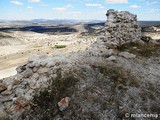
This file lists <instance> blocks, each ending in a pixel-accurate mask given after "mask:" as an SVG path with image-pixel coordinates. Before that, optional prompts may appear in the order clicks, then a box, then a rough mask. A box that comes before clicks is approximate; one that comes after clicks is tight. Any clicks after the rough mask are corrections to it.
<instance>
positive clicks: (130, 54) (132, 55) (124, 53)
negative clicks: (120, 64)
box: [119, 52, 136, 59]
mask: <svg viewBox="0 0 160 120" xmlns="http://www.w3.org/2000/svg"><path fill="white" fill-rule="evenodd" d="M119 55H120V56H122V57H124V58H130V59H131V58H135V57H136V55H134V54H132V53H129V52H121V53H120V54H119Z"/></svg>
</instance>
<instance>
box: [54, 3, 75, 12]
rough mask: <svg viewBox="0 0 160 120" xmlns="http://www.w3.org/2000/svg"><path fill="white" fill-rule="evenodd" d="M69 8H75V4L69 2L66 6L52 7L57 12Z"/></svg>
mask: <svg viewBox="0 0 160 120" xmlns="http://www.w3.org/2000/svg"><path fill="white" fill-rule="evenodd" d="M68 8H73V6H72V5H70V4H68V5H65V6H64V7H59V8H52V9H53V10H55V11H57V12H65V11H66V10H67V9H68Z"/></svg>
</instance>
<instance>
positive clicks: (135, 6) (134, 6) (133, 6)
mask: <svg viewBox="0 0 160 120" xmlns="http://www.w3.org/2000/svg"><path fill="white" fill-rule="evenodd" d="M129 8H134V9H136V8H141V7H140V6H138V5H130V6H129Z"/></svg>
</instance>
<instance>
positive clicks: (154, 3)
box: [147, 1, 160, 5]
mask: <svg viewBox="0 0 160 120" xmlns="http://www.w3.org/2000/svg"><path fill="white" fill-rule="evenodd" d="M156 4H160V2H159V1H154V2H147V5H156Z"/></svg>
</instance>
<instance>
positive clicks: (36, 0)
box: [28, 0, 41, 3]
mask: <svg viewBox="0 0 160 120" xmlns="http://www.w3.org/2000/svg"><path fill="white" fill-rule="evenodd" d="M28 2H33V3H38V2H41V1H40V0H28Z"/></svg>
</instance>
